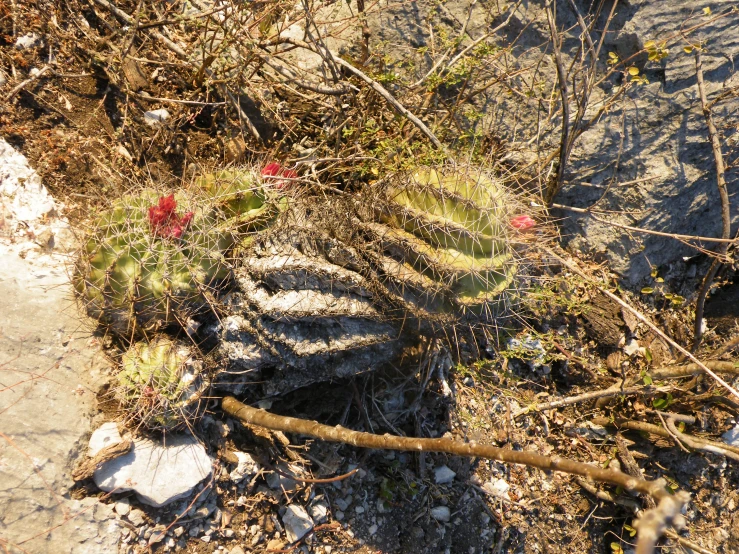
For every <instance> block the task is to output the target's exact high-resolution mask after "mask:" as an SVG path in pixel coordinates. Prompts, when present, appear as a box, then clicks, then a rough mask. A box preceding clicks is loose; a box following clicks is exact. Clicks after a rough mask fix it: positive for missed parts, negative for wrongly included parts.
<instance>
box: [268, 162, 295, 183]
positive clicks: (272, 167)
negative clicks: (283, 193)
mask: <svg viewBox="0 0 739 554" xmlns="http://www.w3.org/2000/svg"><path fill="white" fill-rule="evenodd" d="M262 177H268V178H269V177H284V178H285V179H284V180H283V179H268V181H270V184H271V185H272V186H274V187H275V188H276V189H284V188H285V187H287V186H288V185H290V181H289V179H297V178H298V174H297V172H296V171H294V170H292V169H285V168H284V167H282V166H281V165H280V164H278V163H277V162H270V163H268V164H267V165H265V166H264V168H263V169H262Z"/></svg>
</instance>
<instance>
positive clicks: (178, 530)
mask: <svg viewBox="0 0 739 554" xmlns="http://www.w3.org/2000/svg"><path fill="white" fill-rule="evenodd" d="M184 532H185V528H184V527H183V526H182V525H180V526H179V527H175V529H174V536H175V537H177V538H178V539H179V538H180V537H181V536H182V533H184Z"/></svg>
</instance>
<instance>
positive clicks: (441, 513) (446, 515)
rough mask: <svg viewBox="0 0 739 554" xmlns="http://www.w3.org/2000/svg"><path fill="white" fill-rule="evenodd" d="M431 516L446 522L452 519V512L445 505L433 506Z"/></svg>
mask: <svg viewBox="0 0 739 554" xmlns="http://www.w3.org/2000/svg"><path fill="white" fill-rule="evenodd" d="M431 517H432V518H434V519H435V520H436V521H441V522H443V523H446V522H448V521H449V520H450V519H452V513H451V511H450V510H449V508H448V507H446V506H435V507H434V508H431Z"/></svg>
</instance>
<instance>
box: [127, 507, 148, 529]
mask: <svg viewBox="0 0 739 554" xmlns="http://www.w3.org/2000/svg"><path fill="white" fill-rule="evenodd" d="M128 521H130V522H131V523H133V524H134V525H135V526H136V527H141V526H142V525H144V523H146V514H144V512H143V511H142V510H139V509H138V508H136V509H133V510H131V513H129V514H128Z"/></svg>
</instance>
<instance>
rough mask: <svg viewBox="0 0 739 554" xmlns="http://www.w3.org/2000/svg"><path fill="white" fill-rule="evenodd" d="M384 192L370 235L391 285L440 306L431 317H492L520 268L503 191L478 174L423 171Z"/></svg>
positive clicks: (387, 185)
mask: <svg viewBox="0 0 739 554" xmlns="http://www.w3.org/2000/svg"><path fill="white" fill-rule="evenodd" d="M378 186H379V190H377V188H375V189H374V190H373V193H374V194H375V197H376V198H379V202H376V203H375V209H374V211H373V215H374V217H373V219H374V221H369V222H367V223H366V224H365V228H366V229H367V230H369V231H370V233H371V235H372V236H373V237H374V238H375V241H376V243H377V244H378V245H379V249H380V251H381V252H382V256H383V257H384V260H383V262H382V265H383V266H384V272H385V275H386V278H387V281H388V283H389V284H391V283H392V282H393V281H394V282H395V287H396V288H399V289H400V290H404V291H405V290H408V289H409V288H410V289H415V290H421V291H423V290H425V291H426V295H427V297H429V298H433V299H434V303H435V305H429V303H428V302H427V301H426V302H423V304H425V305H426V306H428V307H429V308H430V309H431V310H432V311H441V312H446V313H451V314H454V313H455V312H459V313H460V314H463V315H465V316H473V317H475V318H479V317H488V316H490V315H492V312H493V311H494V310H492V308H493V306H495V305H496V304H497V303H498V302H499V301H500V300H501V299H502V298H503V297H504V294H503V293H505V292H506V291H507V290H509V289H510V288H511V286H512V284H513V280H514V276H515V274H516V268H517V266H516V262H515V259H514V253H513V249H512V248H511V246H510V236H509V234H510V233H509V231H508V228H509V226H508V216H509V210H510V207H509V206H508V198H507V195H506V194H505V192H504V190H503V189H502V188H501V187H500V186H499V185H498V184H497V183H496V182H495V181H494V180H492V179H491V178H489V177H488V176H486V175H485V174H483V173H482V172H479V171H477V170H472V169H468V170H466V171H460V170H458V169H456V170H442V171H437V170H435V169H428V168H421V169H419V170H418V171H416V172H415V173H414V174H412V175H408V176H406V177H405V178H401V179H396V180H393V181H392V182H390V183H384V184H380V185H378ZM378 220H379V221H378ZM439 296H440V297H439Z"/></svg>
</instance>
